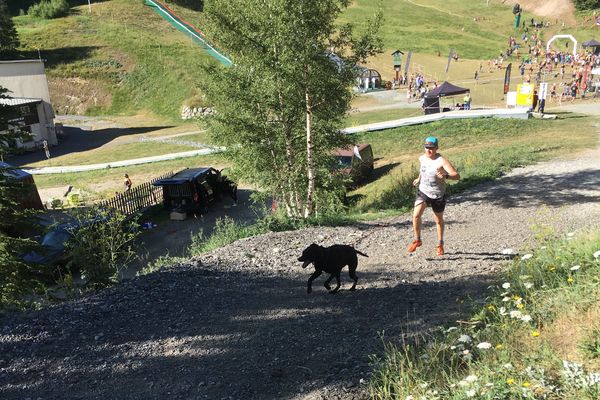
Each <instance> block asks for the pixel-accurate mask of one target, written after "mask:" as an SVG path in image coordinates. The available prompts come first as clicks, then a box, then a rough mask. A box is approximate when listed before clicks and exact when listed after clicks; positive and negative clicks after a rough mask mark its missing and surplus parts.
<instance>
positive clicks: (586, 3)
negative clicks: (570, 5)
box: [573, 0, 600, 11]
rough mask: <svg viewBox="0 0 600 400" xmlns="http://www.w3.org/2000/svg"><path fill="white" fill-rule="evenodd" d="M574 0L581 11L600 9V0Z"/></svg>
mask: <svg viewBox="0 0 600 400" xmlns="http://www.w3.org/2000/svg"><path fill="white" fill-rule="evenodd" d="M573 2H574V3H575V8H576V9H578V10H580V11H583V10H594V9H600V0H573Z"/></svg>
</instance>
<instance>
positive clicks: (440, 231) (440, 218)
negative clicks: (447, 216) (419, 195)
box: [433, 211, 444, 244]
mask: <svg viewBox="0 0 600 400" xmlns="http://www.w3.org/2000/svg"><path fill="white" fill-rule="evenodd" d="M433 220H434V221H435V226H436V228H437V237H438V242H439V243H440V244H441V243H444V212H443V211H441V212H435V211H434V212H433Z"/></svg>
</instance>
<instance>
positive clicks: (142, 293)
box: [0, 149, 600, 399]
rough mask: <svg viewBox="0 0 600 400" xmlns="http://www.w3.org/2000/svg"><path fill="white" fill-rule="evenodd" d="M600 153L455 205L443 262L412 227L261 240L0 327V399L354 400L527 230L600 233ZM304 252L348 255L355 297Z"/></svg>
mask: <svg viewBox="0 0 600 400" xmlns="http://www.w3.org/2000/svg"><path fill="white" fill-rule="evenodd" d="M599 199H600V150H599V149H594V150H590V151H587V152H585V153H580V154H578V155H577V156H576V157H573V158H569V159H562V160H555V161H552V162H547V163H540V164H537V165H535V166H531V167H527V168H519V169H517V170H515V171H513V172H512V173H510V174H508V175H506V176H504V177H502V178H501V179H498V180H496V181H495V182H490V183H487V184H483V185H480V186H478V187H477V188H474V189H473V190H470V191H468V192H465V193H463V194H460V195H456V196H455V197H453V198H452V199H451V202H450V204H449V206H448V208H447V213H446V217H447V221H448V226H447V240H446V247H447V255H446V256H444V257H441V258H438V257H435V256H434V246H435V227H434V225H433V222H432V219H431V212H430V210H428V211H427V212H426V215H425V219H424V236H423V240H424V245H423V247H421V248H420V249H419V250H418V251H417V253H416V254H415V255H414V256H408V255H407V254H406V247H407V245H408V244H409V242H410V240H411V236H412V234H411V229H410V220H409V216H408V215H406V216H402V217H397V218H391V219H385V220H379V221H376V222H372V223H364V224H358V225H356V226H350V227H339V228H311V229H306V230H302V231H295V232H283V233H271V234H267V235H263V236H258V237H254V238H249V239H245V240H241V241H238V242H236V243H233V244H232V245H229V246H227V247H224V248H221V249H218V250H216V251H214V252H212V253H210V254H207V255H204V256H202V257H201V258H197V259H192V260H190V262H189V263H188V264H186V265H180V266H174V267H172V268H170V269H168V270H164V271H161V272H159V273H156V274H153V275H149V276H146V277H141V278H137V279H134V280H131V281H127V282H124V283H123V284H120V285H118V286H116V287H114V288H111V289H108V290H105V291H102V292H100V293H98V294H96V295H93V296H90V297H87V298H84V299H81V300H77V301H73V302H68V303H65V304H61V305H58V306H55V307H52V308H50V309H46V310H42V311H35V312H27V313H19V314H11V315H5V316H4V317H2V319H1V321H2V327H1V328H0V398H2V399H26V398H30V399H38V398H40V399H64V398H70V399H107V398H109V399H113V398H114V399H117V398H118V399H163V398H174V399H364V398H368V393H367V390H366V385H365V384H364V382H365V381H366V380H368V379H369V370H370V369H369V355H370V354H375V353H380V352H381V351H382V340H381V338H380V335H381V334H382V333H383V332H384V334H383V336H384V337H385V339H386V340H391V341H393V342H399V341H400V340H401V339H402V337H403V336H405V335H410V334H411V333H414V332H422V331H426V330H429V329H432V328H434V327H435V326H436V325H438V324H441V323H445V322H452V321H454V320H456V319H457V318H460V317H461V316H462V315H464V314H463V311H465V310H463V309H462V307H463V306H462V300H464V299H466V298H468V297H472V298H476V299H477V298H481V297H482V296H483V295H484V292H485V288H486V286H487V285H488V284H489V283H490V282H492V281H493V279H494V276H495V273H496V272H497V271H499V270H500V269H501V268H502V266H503V264H504V262H505V256H503V255H502V253H501V252H502V250H503V249H506V248H513V249H520V250H524V249H526V246H527V243H528V240H529V238H530V237H531V235H532V229H531V227H532V226H533V225H534V224H540V223H546V224H550V225H553V226H555V227H556V228H557V229H560V230H562V231H571V230H577V229H582V228H585V227H589V226H592V225H595V226H598V221H600V204H599V201H598V200H599ZM312 242H318V243H321V244H323V245H330V244H333V243H347V244H354V245H355V246H356V247H357V248H358V249H360V250H361V251H363V252H365V253H367V254H368V255H369V258H362V257H361V258H360V265H359V268H358V276H359V283H358V290H357V291H355V292H350V291H348V290H347V289H348V287H349V286H350V280H349V278H348V277H347V276H343V281H342V283H343V286H342V290H341V291H340V292H339V293H338V294H336V295H329V294H327V293H326V292H325V289H324V288H323V287H322V282H323V280H324V279H325V278H324V277H321V278H319V279H317V280H316V281H315V283H314V285H313V288H314V291H313V293H312V294H310V295H307V294H306V291H305V285H306V280H307V279H308V276H309V274H310V273H311V271H308V270H302V269H301V265H300V263H299V262H297V261H296V258H297V257H298V256H299V255H300V252H301V250H302V249H303V248H304V247H305V246H307V245H308V244H310V243H312Z"/></svg>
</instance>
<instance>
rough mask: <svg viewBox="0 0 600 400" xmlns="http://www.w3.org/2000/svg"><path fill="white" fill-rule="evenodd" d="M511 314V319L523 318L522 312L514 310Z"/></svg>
mask: <svg viewBox="0 0 600 400" xmlns="http://www.w3.org/2000/svg"><path fill="white" fill-rule="evenodd" d="M509 314H510V317H511V318H519V319H520V318H521V311H519V310H512V311H511V312H510V313H509Z"/></svg>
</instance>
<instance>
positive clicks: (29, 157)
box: [9, 126, 170, 167]
mask: <svg viewBox="0 0 600 400" xmlns="http://www.w3.org/2000/svg"><path fill="white" fill-rule="evenodd" d="M165 128H170V126H147V127H139V128H106V129H98V130H93V131H91V130H85V129H81V128H79V127H73V126H65V127H64V128H63V129H64V132H65V137H64V139H63V140H62V141H61V142H60V143H59V144H58V146H54V147H52V148H50V153H51V156H52V157H60V156H64V155H66V154H72V153H79V152H85V151H89V150H93V149H97V148H99V147H102V146H104V145H105V144H107V143H109V142H111V141H113V140H115V139H117V138H119V137H122V136H128V135H137V134H140V133H147V132H153V131H156V130H159V129H165ZM43 160H46V154H45V153H44V150H37V151H31V152H27V153H24V154H20V155H15V156H11V157H10V159H9V162H10V163H11V164H13V165H16V166H19V167H20V166H24V165H27V164H31V163H35V162H38V161H43ZM90 162H93V160H90Z"/></svg>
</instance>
